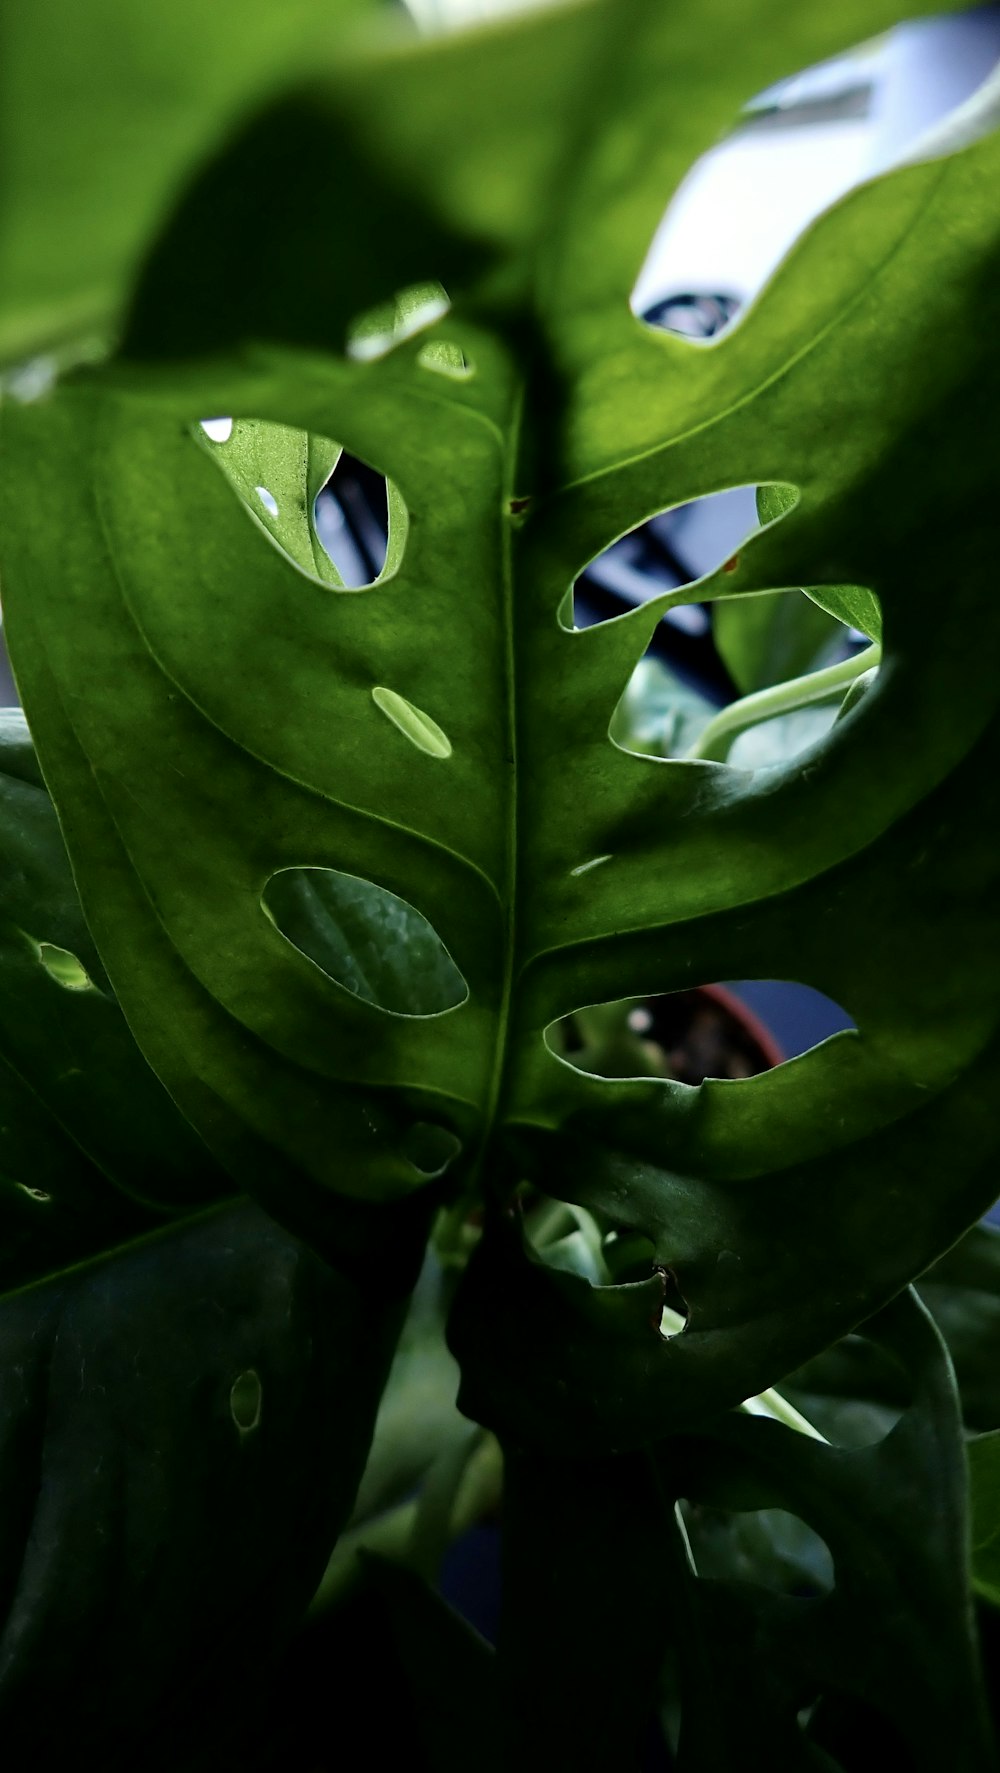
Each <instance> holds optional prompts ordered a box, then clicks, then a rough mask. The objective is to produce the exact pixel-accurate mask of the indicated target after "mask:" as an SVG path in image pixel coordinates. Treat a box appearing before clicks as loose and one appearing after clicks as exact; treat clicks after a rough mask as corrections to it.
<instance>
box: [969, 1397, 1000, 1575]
mask: <svg viewBox="0 0 1000 1773" xmlns="http://www.w3.org/2000/svg"><path fill="white" fill-rule="evenodd" d="M968 1455H969V1505H970V1511H971V1514H972V1584H973V1587H974V1588H975V1591H976V1593H977V1594H978V1595H982V1597H983V1599H984V1600H986V1601H990V1602H992V1604H993V1606H994V1607H1000V1429H994V1430H993V1431H992V1433H991V1434H980V1435H976V1436H975V1438H974V1439H973V1440H971V1441H970V1442H969V1446H968Z"/></svg>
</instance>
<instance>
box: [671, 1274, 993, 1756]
mask: <svg viewBox="0 0 1000 1773" xmlns="http://www.w3.org/2000/svg"><path fill="white" fill-rule="evenodd" d="M864 1333H865V1335H866V1336H869V1337H871V1338H872V1339H873V1340H874V1341H875V1342H876V1343H877V1344H879V1345H880V1346H881V1347H882V1348H883V1349H884V1350H885V1352H887V1353H888V1354H889V1355H890V1356H891V1358H893V1359H894V1360H895V1361H897V1362H899V1363H900V1364H901V1366H902V1367H903V1369H904V1371H905V1373H906V1376H907V1381H908V1384H909V1388H910V1392H911V1397H910V1400H909V1401H908V1407H907V1409H906V1410H905V1411H904V1413H903V1415H902V1416H901V1418H900V1420H899V1422H898V1423H897V1424H896V1426H895V1427H894V1428H893V1429H892V1431H891V1432H890V1433H889V1434H888V1435H887V1436H886V1437H885V1438H884V1439H881V1440H879V1441H878V1442H877V1443H876V1444H875V1445H873V1446H869V1447H863V1448H852V1449H843V1448H839V1447H831V1446H827V1445H824V1444H823V1442H821V1441H816V1440H813V1439H811V1438H809V1437H807V1436H804V1435H800V1434H796V1433H794V1432H793V1431H792V1430H790V1429H786V1428H783V1427H781V1426H780V1425H778V1424H776V1423H773V1422H766V1421H764V1420H762V1419H761V1418H760V1417H748V1416H745V1415H741V1414H738V1413H734V1414H732V1415H730V1416H728V1417H726V1418H723V1419H721V1420H720V1421H719V1422H717V1423H716V1424H713V1425H712V1426H710V1427H709V1428H708V1429H707V1430H706V1431H705V1432H704V1433H703V1434H702V1435H700V1436H693V1437H691V1438H690V1439H688V1438H686V1437H677V1438H673V1439H671V1440H669V1441H667V1442H665V1443H664V1444H663V1446H662V1447H661V1448H659V1449H657V1454H656V1458H657V1464H658V1468H659V1471H660V1474H661V1478H662V1482H663V1485H664V1491H665V1494H666V1496H667V1497H679V1496H683V1497H687V1498H690V1499H692V1500H695V1501H698V1502H707V1503H709V1504H711V1505H714V1506H716V1507H718V1506H722V1507H728V1508H731V1509H734V1510H736V1511H745V1510H757V1509H761V1508H773V1507H775V1506H778V1507H781V1508H785V1509H789V1510H791V1511H792V1512H794V1513H795V1514H796V1515H798V1516H799V1517H800V1518H801V1519H802V1520H804V1521H806V1522H807V1523H808V1524H809V1525H810V1526H811V1527H812V1528H814V1529H815V1531H817V1532H818V1533H819V1534H820V1535H821V1536H822V1538H823V1539H824V1540H825V1541H826V1544H827V1546H828V1547H829V1550H830V1552H831V1554H832V1557H833V1564H834V1571H835V1583H834V1586H833V1589H832V1591H831V1592H830V1593H828V1594H826V1595H821V1596H817V1597H814V1598H811V1599H805V1598H801V1599H794V1598H790V1597H788V1596H787V1595H779V1594H773V1593H770V1592H768V1590H767V1589H766V1588H764V1587H762V1586H759V1585H758V1583H756V1582H755V1583H754V1584H753V1585H750V1584H748V1583H746V1582H745V1581H744V1580H740V1577H741V1576H742V1574H743V1573H742V1572H741V1571H732V1572H731V1573H730V1575H729V1576H727V1577H726V1578H725V1579H724V1580H720V1579H718V1578H708V1577H703V1576H700V1575H699V1577H698V1578H697V1579H696V1580H692V1576H691V1574H690V1573H689V1574H688V1576H687V1579H686V1582H685V1584H684V1586H685V1588H686V1594H685V1595H684V1596H683V1597H682V1598H681V1599H680V1604H679V1605H678V1606H677V1609H676V1612H675V1615H674V1617H675V1631H676V1637H677V1647H678V1654H679V1657H680V1660H681V1668H682V1675H683V1678H684V1687H683V1692H684V1695H685V1705H684V1710H683V1712H682V1720H681V1740H680V1751H679V1756H678V1761H679V1765H680V1766H681V1767H682V1768H683V1769H684V1770H685V1773H701V1770H702V1769H704V1770H705V1773H714V1769H716V1768H718V1767H722V1766H729V1765H732V1764H735V1762H736V1761H739V1763H740V1764H741V1765H743V1766H746V1767H747V1768H748V1769H752V1770H754V1773H756V1770H757V1769H760V1773H764V1770H765V1769H768V1768H772V1767H777V1766H781V1767H786V1766H787V1767H789V1768H792V1767H795V1768H799V1767H802V1768H806V1767H829V1765H830V1762H829V1760H828V1759H826V1758H824V1754H825V1752H830V1751H832V1752H833V1753H835V1754H836V1755H838V1756H839V1755H840V1754H843V1753H844V1752H845V1747H846V1748H847V1752H846V1755H845V1759H844V1761H843V1763H841V1764H844V1765H846V1766H849V1767H854V1766H859V1767H860V1766H863V1765H865V1764H866V1761H867V1757H868V1755H869V1754H870V1753H871V1751H872V1748H873V1746H874V1745H875V1744H879V1743H880V1742H881V1738H880V1735H879V1733H878V1724H879V1720H881V1721H882V1724H883V1726H884V1725H888V1726H889V1727H890V1728H891V1731H892V1735H891V1737H890V1738H888V1739H887V1742H891V1745H892V1747H893V1748H894V1749H895V1750H896V1752H897V1753H899V1754H905V1756H906V1757H907V1758H906V1762H905V1764H906V1765H908V1766H912V1767H913V1768H914V1769H915V1770H920V1773H922V1770H925V1769H926V1773H935V1770H936V1769H937V1768H939V1767H940V1766H942V1765H943V1764H946V1763H947V1761H948V1760H949V1758H950V1756H951V1755H952V1754H953V1752H954V1741H955V1736H954V1733H955V1727H956V1720H958V1719H960V1720H961V1730H962V1754H963V1758H964V1760H965V1762H966V1763H967V1765H968V1766H969V1768H970V1769H971V1768H980V1767H981V1768H983V1769H987V1768H990V1767H992V1766H993V1764H994V1762H993V1754H992V1746H991V1743H990V1735H989V1726H988V1722H987V1713H986V1707H985V1703H984V1696H983V1692H982V1687H981V1680H980V1673H979V1668H978V1657H977V1649H976V1644H975V1638H974V1633H973V1629H972V1616H971V1607H970V1603H969V1594H968V1569H967V1562H968V1559H967V1547H966V1530H967V1529H966V1471H965V1456H964V1448H963V1443H962V1435H961V1424H960V1418H959V1412H958V1401H957V1395H956V1392H955V1386H954V1378H953V1375H952V1373H951V1368H950V1363H949V1361H948V1358H947V1354H946V1352H945V1349H944V1345H943V1343H942V1341H941V1339H940V1337H939V1336H938V1335H937V1333H936V1331H935V1329H934V1326H933V1323H932V1320H931V1319H930V1317H929V1315H928V1314H927V1313H926V1311H925V1310H924V1309H923V1308H922V1307H921V1306H920V1304H919V1301H917V1299H916V1298H915V1296H913V1295H911V1296H910V1297H909V1298H907V1297H905V1296H904V1297H903V1298H902V1299H900V1300H899V1301H897V1302H896V1303H895V1304H894V1305H893V1306H892V1307H890V1308H889V1310H888V1311H886V1312H885V1313H883V1314H882V1315H881V1316H880V1317H879V1318H878V1319H876V1320H873V1322H872V1323H870V1324H868V1325H866V1326H865V1331H864ZM975 1445H977V1443H975V1442H974V1443H973V1446H975ZM734 1578H735V1580H734ZM873 1621H877V1622H878V1626H877V1631H875V1632H873V1631H872V1623H873ZM750 1644H752V1645H753V1649H754V1654H753V1655H752V1656H748V1654H747V1648H748V1645H750ZM720 1692H724V1693H725V1695H726V1703H725V1704H724V1705H720V1703H719V1695H720ZM817 1701H818V1702H819V1703H818V1704H817ZM814 1707H815V1710H814V1711H813V1716H812V1718H811V1720H810V1721H809V1723H808V1724H807V1727H806V1729H805V1731H804V1732H803V1731H802V1730H801V1728H800V1723H799V1719H800V1714H801V1713H802V1712H803V1710H807V1711H808V1710H812V1709H813V1708H814ZM859 1707H860V1710H859V1709H858V1708H859ZM834 1722H836V1725H837V1734H836V1735H835V1736H833V1735H831V1734H830V1730H831V1725H832V1724H833V1723H834ZM845 1726H846V1727H847V1730H848V1734H847V1736H846V1738H845V1734H844V1733H845ZM873 1726H874V1728H873ZM838 1737H839V1738H840V1740H838Z"/></svg>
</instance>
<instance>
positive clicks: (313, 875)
mask: <svg viewBox="0 0 1000 1773" xmlns="http://www.w3.org/2000/svg"><path fill="white" fill-rule="evenodd" d="M261 904H262V905H263V907H264V910H265V912H266V913H267V915H268V917H270V919H271V921H272V922H273V923H274V924H275V925H276V926H277V928H278V929H279V930H280V932H281V934H282V935H283V936H284V937H285V938H286V939H287V940H288V941H289V942H291V943H292V944H293V945H294V947H296V948H298V949H299V951H300V953H302V954H304V955H306V957H307V958H308V959H309V960H311V961H313V962H314V963H315V965H316V966H318V967H320V968H321V969H322V971H323V972H324V973H326V975H327V977H328V978H330V979H332V980H333V981H334V983H335V984H337V985H342V986H343V987H344V989H345V990H347V991H350V992H352V993H353V994H354V996H355V997H360V998H363V999H364V1000H365V1002H366V1003H370V1004H373V1005H374V1006H375V1008H376V1009H380V1010H388V1011H389V1012H390V1013H391V1014H393V1015H397V1016H439V1015H441V1014H443V1012H444V1011H445V1010H451V1009H455V1008H456V1007H457V1005H458V1004H460V1003H464V1002H465V1000H466V998H467V997H468V995H469V991H468V986H467V984H466V982H465V979H464V978H463V976H462V974H461V973H460V972H459V970H458V968H457V966H456V965H455V962H454V961H453V960H452V958H451V955H450V954H449V953H448V950H447V948H446V947H445V945H444V943H443V942H442V940H441V938H440V936H439V935H438V933H437V931H436V930H435V929H434V928H433V926H432V925H431V924H430V923H428V921H427V919H426V917H424V916H423V915H422V913H421V912H419V911H417V910H416V908H415V907H414V906H413V905H410V904H408V902H407V901H406V900H405V899H400V898H398V897H397V895H396V894H395V893H390V892H389V891H388V890H387V889H386V888H385V887H380V886H376V885H375V884H374V882H373V881H370V880H361V879H360V878H359V877H358V876H357V875H354V874H341V873H339V872H338V871H337V870H336V869H334V868H310V867H305V868H282V869H281V870H279V872H278V873H276V874H273V875H272V876H271V878H270V880H269V881H268V883H267V885H266V886H265V888H264V891H263V893H262V895H261Z"/></svg>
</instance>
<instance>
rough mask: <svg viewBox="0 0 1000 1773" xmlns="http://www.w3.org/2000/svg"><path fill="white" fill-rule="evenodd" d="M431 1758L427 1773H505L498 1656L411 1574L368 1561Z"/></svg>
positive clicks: (396, 1566)
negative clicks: (476, 1771)
mask: <svg viewBox="0 0 1000 1773" xmlns="http://www.w3.org/2000/svg"><path fill="white" fill-rule="evenodd" d="M365 1565H366V1569H367V1573H368V1580H369V1583H370V1584H371V1586H372V1588H373V1589H374V1591H375V1593H376V1595H377V1596H378V1597H379V1600H380V1601H381V1604H382V1607H383V1608H384V1610H385V1612H386V1614H387V1616H388V1621H389V1628H390V1632H391V1636H392V1642H393V1646H394V1649H395V1651H396V1655H397V1657H398V1660H399V1665H400V1669H401V1672H402V1676H403V1682H404V1686H405V1691H406V1693H407V1696H408V1698H409V1700H410V1703H411V1705H412V1707H413V1710H414V1714H415V1717H416V1722H417V1732H418V1740H419V1742H420V1745H421V1748H422V1749H423V1751H424V1754H425V1755H426V1765H427V1773H467V1769H468V1766H469V1761H470V1757H473V1758H474V1760H475V1764H476V1767H477V1768H481V1769H482V1773H500V1769H501V1766H502V1762H501V1758H500V1745H499V1740H498V1735H497V1725H498V1721H499V1720H498V1709H499V1708H498V1703H497V1699H498V1695H497V1679H496V1667H495V1661H496V1659H495V1656H494V1653H493V1651H492V1649H491V1648H490V1646H489V1645H488V1644H487V1643H486V1641H485V1639H483V1638H481V1637H480V1636H479V1634H478V1632H476V1631H474V1630H473V1629H472V1627H471V1626H470V1625H468V1624H467V1623H466V1621H465V1620H464V1619H462V1618H461V1616H460V1615H459V1614H458V1613H456V1612H455V1611H454V1609H453V1608H451V1607H449V1606H448V1605H447V1603H446V1602H445V1601H443V1600H442V1599H441V1597H440V1595H437V1594H435V1593H434V1590H433V1589H431V1588H429V1587H428V1586H427V1584H426V1583H425V1582H424V1581H422V1580H421V1578H420V1577H419V1576H416V1575H414V1573H413V1571H412V1570H405V1569H403V1568H402V1567H401V1566H400V1565H399V1564H390V1563H388V1562H386V1561H385V1560H384V1559H382V1558H366V1559H365Z"/></svg>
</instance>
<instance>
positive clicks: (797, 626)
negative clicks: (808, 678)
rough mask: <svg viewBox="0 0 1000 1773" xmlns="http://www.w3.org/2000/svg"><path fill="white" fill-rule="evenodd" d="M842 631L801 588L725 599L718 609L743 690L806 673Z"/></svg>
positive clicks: (727, 655)
mask: <svg viewBox="0 0 1000 1773" xmlns="http://www.w3.org/2000/svg"><path fill="white" fill-rule="evenodd" d="M840 632H842V630H841V629H840V627H839V624H838V623H837V622H835V621H833V620H831V618H830V616H829V615H827V613H826V611H825V610H820V609H819V608H818V607H817V605H816V604H815V603H813V602H811V600H810V599H809V598H808V597H805V596H803V595H802V593H801V592H796V591H790V592H785V593H784V594H782V595H778V596H771V597H733V598H724V599H720V601H719V602H718V603H716V604H715V606H714V608H713V610H712V635H713V638H714V640H715V644H716V647H717V648H718V651H719V655H720V657H721V659H722V662H723V664H724V665H725V667H726V669H727V671H728V672H729V675H730V677H731V678H732V680H733V682H734V683H735V685H736V687H737V689H738V690H739V692H740V694H741V695H744V696H746V695H749V694H750V693H751V692H752V691H753V690H759V689H767V688H768V686H769V685H770V684H774V683H784V682H785V681H786V680H787V679H788V678H790V677H802V676H803V675H804V674H805V672H807V671H809V670H811V669H813V668H814V667H815V666H816V665H817V663H820V662H823V654H824V652H825V650H826V648H827V647H828V646H829V645H830V643H831V642H832V641H834V640H836V638H837V635H838V634H839V633H840Z"/></svg>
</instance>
